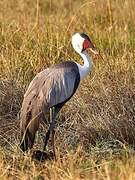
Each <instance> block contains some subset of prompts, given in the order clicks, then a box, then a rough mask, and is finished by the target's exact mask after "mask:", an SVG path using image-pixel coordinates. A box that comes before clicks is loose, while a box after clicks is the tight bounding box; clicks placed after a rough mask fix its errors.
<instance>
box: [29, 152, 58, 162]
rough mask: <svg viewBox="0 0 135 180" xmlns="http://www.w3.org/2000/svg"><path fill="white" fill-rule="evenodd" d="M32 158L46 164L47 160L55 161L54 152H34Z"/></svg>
mask: <svg viewBox="0 0 135 180" xmlns="http://www.w3.org/2000/svg"><path fill="white" fill-rule="evenodd" d="M32 158H33V159H36V160H37V161H40V162H44V161H45V160H53V159H55V157H54V154H53V152H52V151H49V152H46V151H40V150H36V151H34V152H33V154H32Z"/></svg>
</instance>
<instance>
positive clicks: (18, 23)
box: [0, 0, 135, 179]
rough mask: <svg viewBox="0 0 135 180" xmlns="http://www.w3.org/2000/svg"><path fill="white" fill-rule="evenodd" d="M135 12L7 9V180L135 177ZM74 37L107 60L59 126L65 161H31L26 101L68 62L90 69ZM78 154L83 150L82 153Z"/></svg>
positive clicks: (98, 2) (105, 7)
mask: <svg viewBox="0 0 135 180" xmlns="http://www.w3.org/2000/svg"><path fill="white" fill-rule="evenodd" d="M134 8H135V2H134V0H119V1H114V0H113V1H109V0H104V1H102V0H94V1H78V0H76V1H71V0H70V1H68V0H60V1H59V2H58V1H56V0H53V1H51V0H46V1H43V0H37V1H36V0H35V1H32V0H25V1H24V0H20V1H17V0H10V1H7V0H3V1H1V2H0V122H1V124H0V145H1V151H0V152H1V155H0V157H1V160H0V166H1V171H0V174H1V177H2V178H3V179H4V178H5V179H6V178H7V177H11V178H14V177H17V178H18V179H19V178H20V179H32V178H35V179H40V178H42V176H46V177H48V179H50V178H52V179H83V178H84V179H89V177H90V176H91V179H92V178H93V179H94V178H96V179H98V178H99V179H105V178H108V179H115V178H116V177H118V178H119V179H126V178H127V179H132V178H133V177H134V176H135V174H134V169H135V167H134V163H133V160H134V157H133V155H134V153H133V152H132V150H131V149H130V147H134V145H135V21H134V17H135V11H134ZM74 32H85V33H86V34H88V35H89V36H90V37H91V39H92V41H93V42H94V43H95V45H96V47H97V48H98V49H99V50H100V52H101V54H102V56H103V60H102V59H95V58H94V57H93V63H94V65H93V70H92V72H91V74H90V75H89V76H88V77H87V78H86V79H85V80H84V81H83V82H82V83H81V85H80V87H79V89H78V91H77V93H76V95H75V96H74V98H72V100H71V101H70V102H69V103H67V105H66V106H65V107H64V108H63V110H62V111H61V113H60V115H59V117H58V118H57V120H58V123H57V132H56V146H57V151H58V157H59V158H58V161H57V162H50V161H47V162H45V163H43V164H38V163H35V162H33V161H32V160H31V158H30V157H29V155H27V156H25V157H23V156H22V154H21V153H20V151H19V149H18V148H17V146H18V143H19V128H18V126H19V120H18V115H19V110H20V107H21V103H22V100H23V94H24V92H25V90H26V89H27V87H28V84H29V83H30V81H31V80H32V78H33V77H34V76H35V75H36V74H37V73H38V72H39V71H41V70H43V69H44V68H46V67H48V66H50V65H52V64H55V63H59V62H61V61H64V60H68V59H72V60H75V61H77V62H79V63H82V62H81V59H80V57H79V56H78V55H77V54H76V53H75V52H74V50H73V48H72V47H71V36H72V34H73V33H74ZM45 130H46V126H44V125H43V124H42V125H41V127H40V131H39V133H38V134H37V139H36V142H37V143H36V145H35V148H41V146H42V145H43V144H42V140H41V139H42V136H43V134H44V132H45ZM129 145H130V147H127V146H129ZM78 146H79V148H80V147H81V148H80V149H79V148H78V149H77V147H78ZM59 149H60V150H59ZM59 151H60V152H61V153H62V154H63V155H62V156H63V157H61V154H60V152H59ZM74 152H75V155H74V154H73V153H74ZM102 155H103V157H102ZM125 172H129V174H128V173H125ZM112 174H114V176H112Z"/></svg>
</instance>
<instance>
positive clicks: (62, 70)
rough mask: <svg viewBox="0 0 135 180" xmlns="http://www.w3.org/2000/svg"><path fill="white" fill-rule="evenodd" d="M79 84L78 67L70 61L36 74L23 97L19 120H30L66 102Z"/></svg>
mask: <svg viewBox="0 0 135 180" xmlns="http://www.w3.org/2000/svg"><path fill="white" fill-rule="evenodd" d="M79 82H80V75H79V71H78V67H77V65H76V63H74V62H72V61H65V62H63V63H60V64H57V65H54V66H51V67H50V68H47V69H45V70H43V71H42V72H40V73H38V74H37V75H36V76H35V78H34V79H33V80H32V81H31V83H30V85H29V87H28V89H27V91H26V93H25V95H24V100H23V104H22V108H21V119H27V118H28V119H29V118H32V117H33V116H36V115H37V114H39V113H40V112H46V111H48V109H49V108H50V107H53V106H55V105H57V104H59V103H63V102H65V101H67V99H69V98H70V97H71V96H72V95H73V94H74V93H75V91H76V89H77V87H78V85H79ZM30 115H31V116H32V117H29V116H30Z"/></svg>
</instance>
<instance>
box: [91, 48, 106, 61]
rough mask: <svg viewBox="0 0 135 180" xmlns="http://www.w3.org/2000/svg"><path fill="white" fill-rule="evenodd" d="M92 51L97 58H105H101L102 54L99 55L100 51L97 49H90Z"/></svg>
mask: <svg viewBox="0 0 135 180" xmlns="http://www.w3.org/2000/svg"><path fill="white" fill-rule="evenodd" d="M90 51H91V52H92V53H93V54H94V55H95V56H96V57H98V58H99V57H100V58H101V59H103V57H102V56H101V54H100V53H99V51H98V50H97V49H96V48H95V47H90Z"/></svg>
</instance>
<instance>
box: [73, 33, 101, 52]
mask: <svg viewBox="0 0 135 180" xmlns="http://www.w3.org/2000/svg"><path fill="white" fill-rule="evenodd" d="M72 46H73V48H74V49H75V51H76V52H78V53H79V54H80V53H82V52H83V51H85V50H86V49H88V48H89V49H90V50H91V52H92V53H93V54H95V55H98V54H99V53H98V51H97V50H96V48H95V47H94V45H93V43H92V41H91V40H90V38H89V37H88V36H87V35H86V34H84V33H76V34H74V35H73V36H72Z"/></svg>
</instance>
